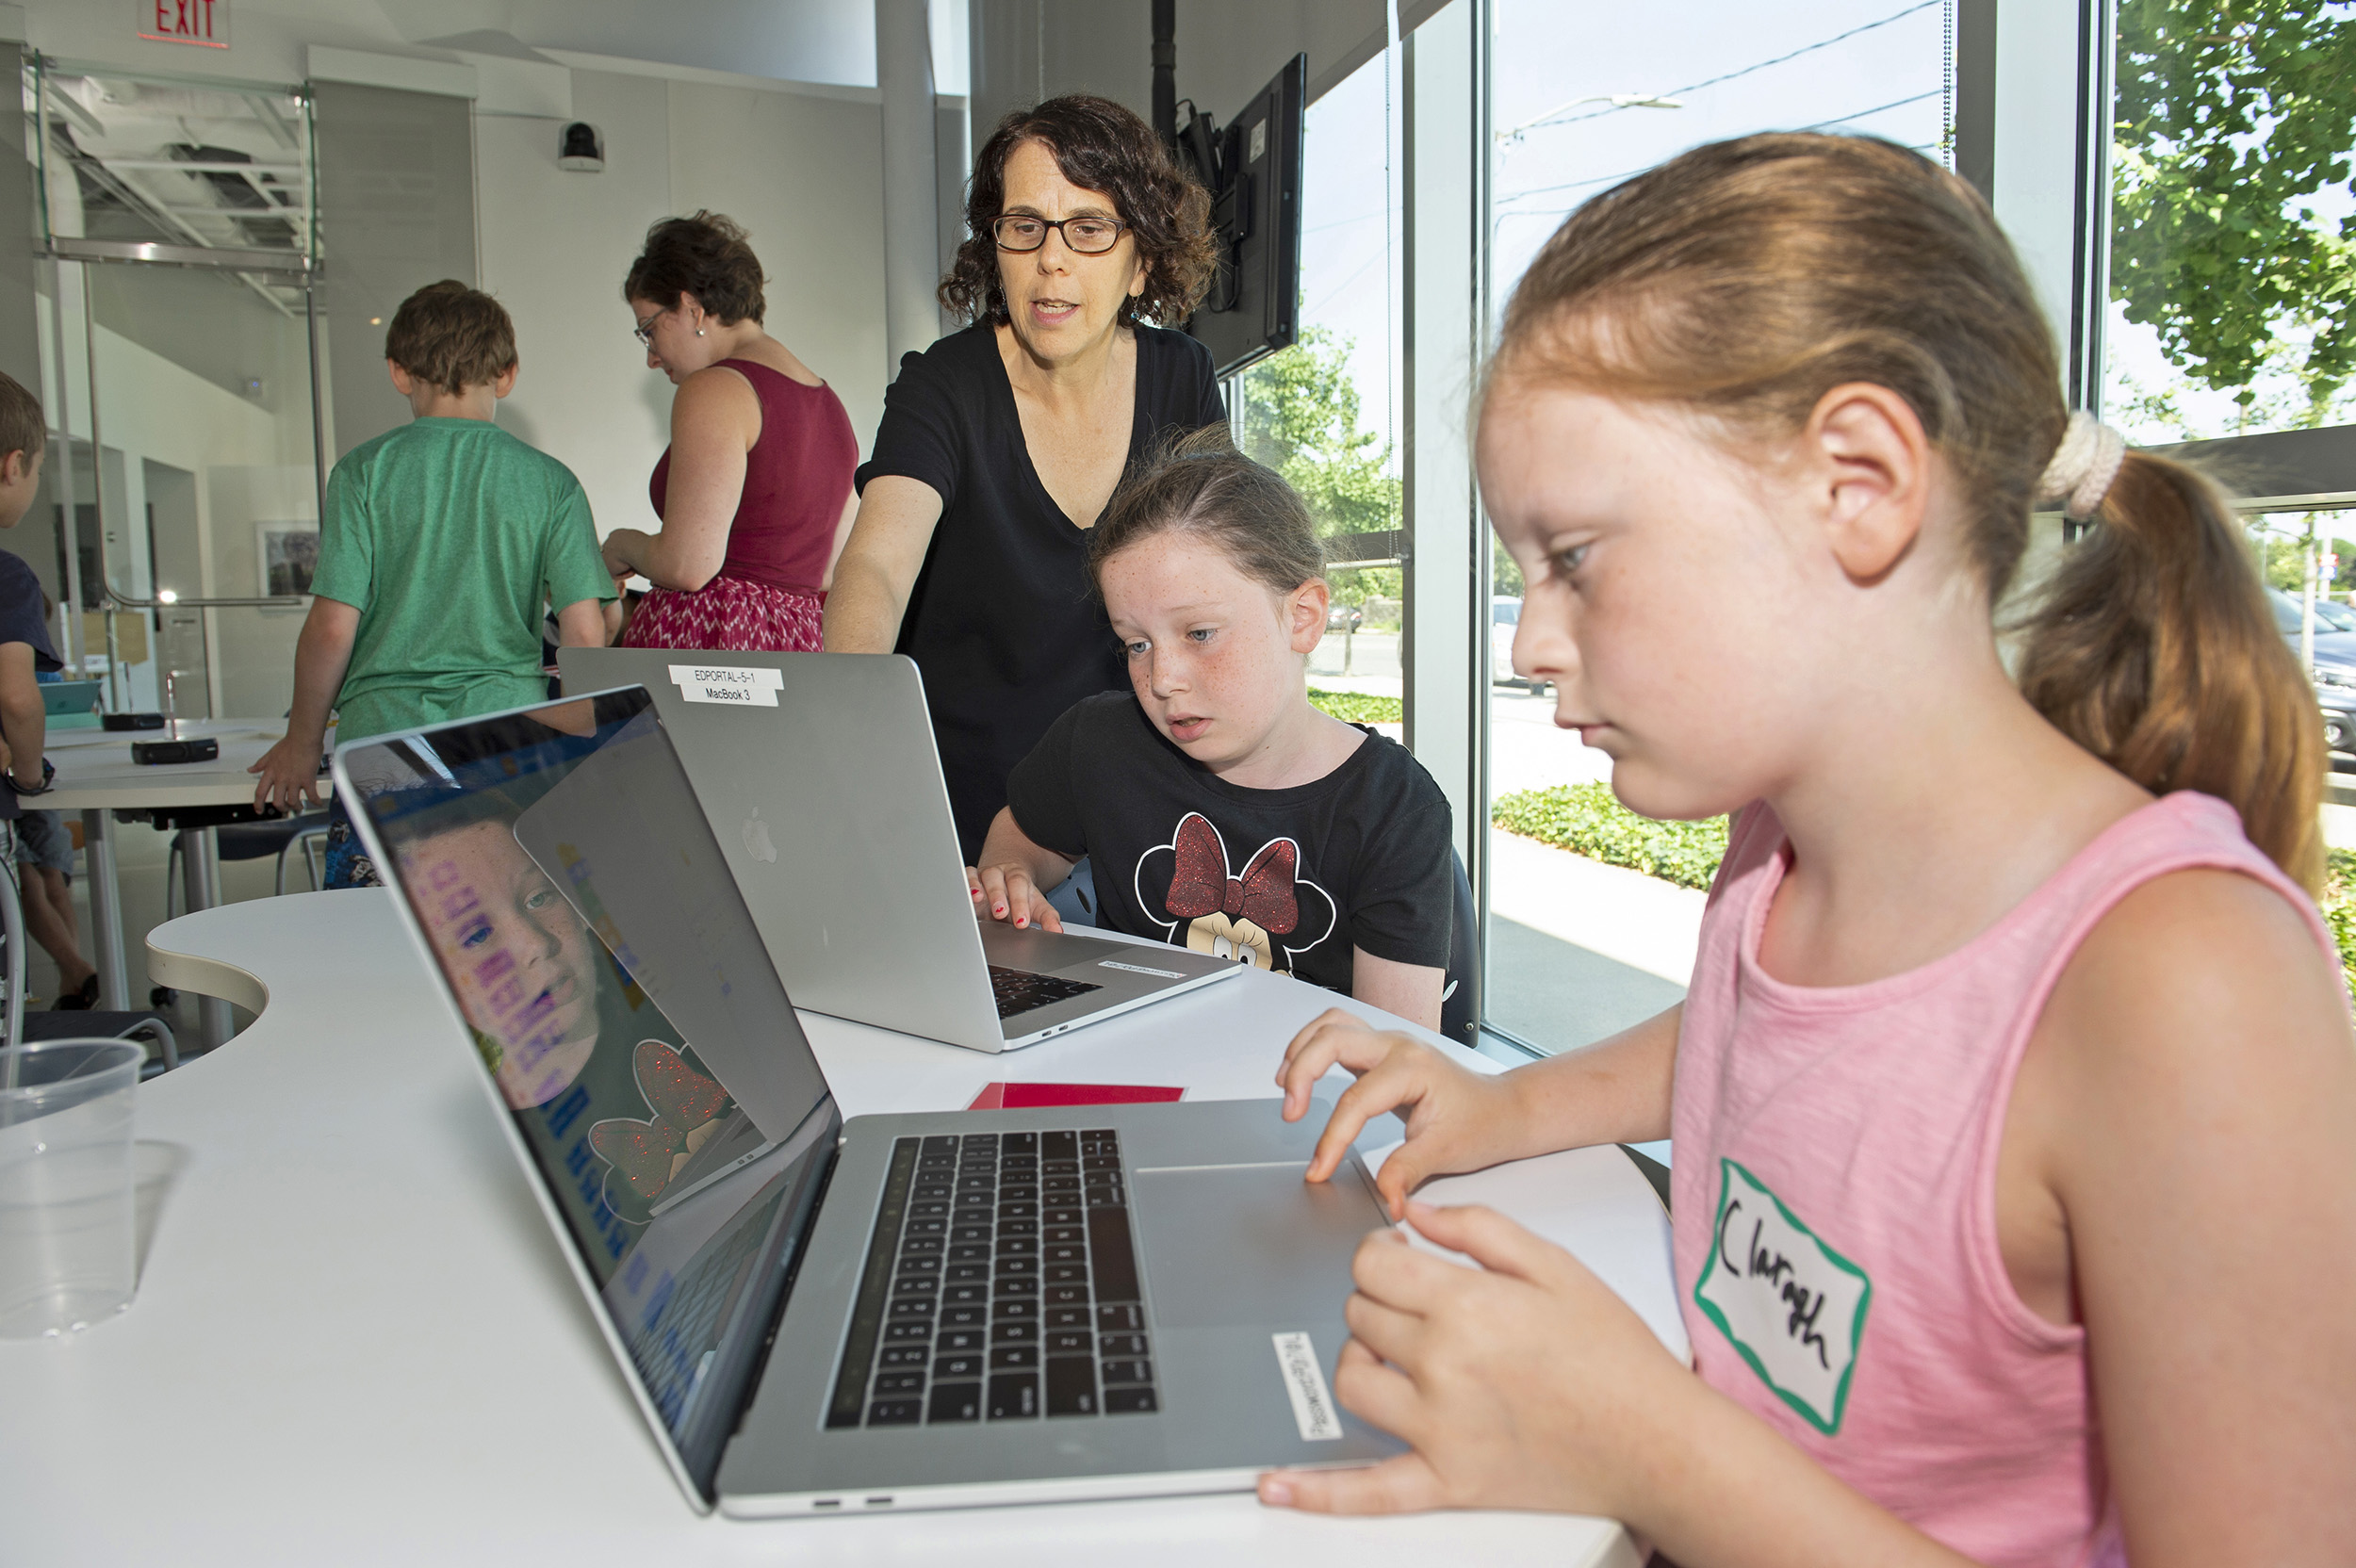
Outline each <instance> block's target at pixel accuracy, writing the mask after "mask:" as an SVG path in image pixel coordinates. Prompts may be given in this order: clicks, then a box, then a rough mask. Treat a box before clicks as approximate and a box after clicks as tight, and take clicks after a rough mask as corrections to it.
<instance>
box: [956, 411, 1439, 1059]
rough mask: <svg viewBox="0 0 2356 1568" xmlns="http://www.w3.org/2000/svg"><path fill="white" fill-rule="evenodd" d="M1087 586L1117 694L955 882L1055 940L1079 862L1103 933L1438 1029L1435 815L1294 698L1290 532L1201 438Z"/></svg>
mask: <svg viewBox="0 0 2356 1568" xmlns="http://www.w3.org/2000/svg"><path fill="white" fill-rule="evenodd" d="M1088 566H1089V572H1090V575H1091V576H1092V577H1093V578H1094V580H1095V582H1096V587H1097V592H1098V593H1099V594H1100V595H1101V596H1103V598H1104V608H1105V612H1106V614H1107V616H1108V617H1109V619H1110V620H1111V622H1112V628H1113V631H1114V634H1115V635H1116V636H1117V637H1118V638H1119V639H1120V644H1121V654H1122V657H1123V659H1124V661H1125V662H1126V665H1127V670H1128V675H1129V680H1130V685H1131V687H1132V693H1131V694H1123V693H1106V694H1102V695H1099V696H1092V697H1088V698H1084V699H1083V700H1081V701H1080V702H1078V703H1075V704H1073V705H1072V708H1071V709H1069V710H1068V711H1066V712H1065V713H1064V715H1063V716H1062V717H1061V718H1060V719H1058V720H1056V721H1055V725H1054V726H1053V727H1051V728H1050V729H1049V730H1048V731H1047V734H1046V736H1045V738H1044V739H1042V740H1041V741H1040V742H1039V745H1038V746H1037V747H1036V748H1034V749H1033V750H1032V752H1031V753H1030V755H1029V756H1028V757H1026V758H1024V759H1023V761H1022V762H1021V763H1020V764H1018V765H1017V766H1016V768H1015V770H1014V773H1013V775H1012V776H1010V777H1009V778H1008V779H1007V781H1006V799H1007V805H1006V808H1005V809H1002V810H1001V811H999V813H998V815H997V818H996V820H995V821H994V822H992V823H991V825H990V835H989V838H988V840H987V841H986V842H985V843H984V845H983V850H982V855H981V864H980V868H979V869H978V870H971V871H969V874H968V880H969V881H970V882H971V883H972V885H973V897H974V900H975V903H976V906H977V907H984V908H987V910H988V912H989V913H990V915H991V916H992V917H993V918H995V919H999V920H1006V921H1011V922H1013V923H1015V924H1017V925H1027V924H1029V923H1031V922H1033V921H1037V922H1039V923H1040V924H1042V925H1044V926H1046V927H1048V928H1049V929H1051V930H1053V929H1057V928H1059V922H1058V920H1057V918H1056V915H1055V910H1054V909H1053V907H1051V906H1050V905H1049V904H1048V902H1047V893H1048V891H1049V890H1052V889H1053V888H1054V887H1055V886H1056V885H1057V884H1058V883H1060V882H1062V881H1063V879H1064V877H1065V876H1066V875H1067V874H1069V873H1070V871H1071V869H1072V865H1073V863H1074V862H1076V861H1077V860H1078V859H1079V858H1081V857H1082V856H1084V855H1085V856H1088V857H1090V858H1091V859H1092V861H1093V863H1094V865H1095V868H1096V888H1097V894H1098V899H1099V904H1100V908H1099V914H1098V918H1099V920H1100V922H1101V923H1104V924H1106V925H1109V926H1111V927H1113V928H1115V929H1118V930H1122V931H1126V932H1128V933H1130V934H1131V935H1133V936H1140V937H1158V938H1160V939H1163V940H1166V941H1170V942H1172V943H1176V944H1178V945H1181V946H1185V947H1190V948H1193V949H1195V950H1196V951H1198V952H1204V953H1215V954H1219V955H1220V956H1231V957H1234V958H1235V959H1236V960H1237V961H1238V962H1242V963H1249V964H1252V965H1255V966H1257V967H1259V968H1263V969H1268V970H1273V971H1276V972H1281V973H1288V974H1291V975H1293V976H1295V977H1296V978H1298V979H1301V980H1306V981H1308V982H1310V983H1311V984H1314V985H1319V986H1324V987H1327V988H1330V989H1333V990H1337V991H1342V992H1345V993H1347V994H1349V995H1350V996H1353V997H1356V998H1357V999H1359V1000H1360V1001H1362V1002H1368V1003H1371V1004H1373V1005H1376V1006H1378V1007H1382V1008H1384V1009H1386V1010H1388V1011H1390V1012H1392V1013H1396V1014H1398V1015H1399V1016H1400V1017H1402V1018H1407V1019H1412V1020H1414V1021H1416V1022H1419V1023H1422V1024H1424V1025H1426V1026H1427V1027H1435V1028H1436V1027H1437V1026H1438V1024H1439V1021H1440V1000H1441V991H1442V986H1443V981H1444V976H1445V972H1446V969H1447V966H1448V933H1449V929H1450V900H1451V897H1452V889H1453V879H1454V871H1453V864H1452V860H1451V857H1450V850H1449V838H1448V801H1447V799H1446V797H1444V796H1443V795H1442V794H1441V793H1440V789H1439V786H1438V785H1436V784H1434V783H1433V782H1432V777H1431V776H1430V775H1429V774H1427V773H1425V772H1424V770H1423V768H1422V766H1421V765H1420V764H1418V763H1417V762H1416V761H1415V759H1414V758H1413V757H1411V756H1410V755H1408V753H1407V751H1406V749H1405V748H1404V747H1402V746H1400V745H1399V744H1398V743H1395V742H1393V741H1389V740H1386V739H1384V738H1383V737H1381V736H1379V735H1376V734H1375V733H1374V732H1373V731H1372V730H1370V729H1367V728H1365V727H1360V726H1354V725H1348V724H1344V723H1342V722H1341V721H1340V720H1338V719H1334V718H1332V717H1329V716H1328V715H1326V714H1325V713H1322V712H1320V711H1318V710H1317V709H1316V708H1315V707H1313V706H1312V705H1311V704H1310V702H1309V695H1308V678H1307V667H1308V654H1309V652H1310V650H1311V649H1313V648H1315V647H1316V646H1317V642H1318V640H1319V639H1320V638H1321V637H1322V636H1323V635H1324V632H1325V613H1326V608H1327V598H1328V589H1327V586H1326V582H1325V579H1324V577H1323V576H1322V575H1321V571H1322V567H1323V560H1322V556H1321V553H1320V551H1319V549H1318V546H1317V533H1316V530H1315V529H1314V527H1313V526H1312V525H1311V523H1310V520H1309V515H1308V511H1307V509H1306V508H1305V507H1303V506H1302V504H1301V498H1300V497H1299V496H1297V495H1295V494H1294V493H1293V491H1292V488H1291V486H1289V485H1287V484H1286V483H1285V482H1284V481H1283V480H1282V479H1279V478H1278V477H1277V476H1276V475H1275V474H1273V473H1271V472H1269V471H1268V469H1266V468H1264V467H1262V466H1259V465H1258V464H1256V463H1253V462H1252V461H1251V460H1249V459H1248V458H1245V457H1243V456H1241V455H1240V454H1239V453H1237V452H1236V451H1235V449H1234V448H1233V447H1232V446H1230V445H1229V444H1228V442H1227V439H1226V436H1225V433H1224V432H1223V431H1220V430H1212V431H1203V432H1200V433H1196V434H1194V435H1191V436H1188V437H1186V438H1185V439H1184V440H1182V441H1180V442H1178V443H1177V444H1176V445H1174V446H1172V447H1171V448H1170V449H1168V450H1167V452H1166V453H1165V454H1164V455H1163V456H1162V457H1161V458H1160V459H1158V460H1157V461H1156V462H1154V463H1153V464H1152V465H1151V466H1148V467H1146V468H1145V469H1144V470H1142V471H1141V472H1140V473H1139V474H1138V475H1137V478H1135V479H1134V480H1133V481H1132V482H1130V483H1129V484H1127V485H1125V486H1124V487H1123V488H1122V489H1121V492H1120V493H1119V494H1118V495H1116V496H1115V497H1114V498H1113V500H1112V503H1111V505H1110V506H1108V507H1107V508H1106V509H1105V513H1104V518H1103V520H1102V521H1100V522H1099V523H1098V524H1097V526H1096V530H1095V534H1094V536H1093V538H1092V539H1091V540H1090V541H1089V550H1088Z"/></svg>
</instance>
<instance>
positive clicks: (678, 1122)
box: [337, 687, 833, 1485]
mask: <svg viewBox="0 0 2356 1568" xmlns="http://www.w3.org/2000/svg"><path fill="white" fill-rule="evenodd" d="M337 760H338V768H339V775H338V784H339V786H341V787H343V788H345V789H347V790H348V791H349V796H348V798H349V799H350V800H352V801H354V802H356V803H357V804H358V806H359V808H360V809H361V810H362V811H364V812H365V815H366V818H367V824H368V836H369V838H370V840H371V843H370V848H371V849H372V850H373V851H375V852H376V853H377V854H378V856H379V858H380V861H381V863H380V865H379V868H378V869H379V871H380V872H381V873H382V874H384V879H385V881H386V882H387V883H389V884H391V885H392V886H394V887H395V888H396V889H397V890H399V892H400V894H401V897H402V898H403V899H404V900H405V901H406V902H407V904H408V906H409V907H410V910H411V912H412V913H413V914H414V915H415V917H416V919H417V925H418V927H419V929H420V930H421V931H422V932H423V933H424V935H425V938H426V942H427V946H428V947H429V949H430V950H431V952H432V955H433V957H434V962H435V964H436V966H437V967H438V968H439V970H440V972H441V975H442V978H443V979H444V981H445V982H446V983H447V984H448V985H449V988H450V992H451V994H452V995H453V997H454V998H455V999H456V1001H457V1003H458V1007H459V1011H460V1013H461V1014H462V1015H463V1016H464V1018H465V1020H466V1026H467V1030H468V1033H469V1034H470V1035H471V1037H472V1039H473V1043H474V1046H475V1050H476V1052H477V1054H479V1056H480V1057H481V1059H482V1062H483V1069H484V1071H485V1072H486V1073H487V1074H488V1075H489V1077H490V1079H491V1081H492V1083H493V1085H494V1086H496V1088H497V1091H498V1094H499V1099H500V1101H501V1102H502V1103H504V1105H505V1106H506V1107H507V1110H508V1112H509V1114H510V1115H511V1116H512V1117H513V1119H514V1121H515V1130H516V1132H517V1133H518V1134H519V1135H520V1140H521V1142H522V1144H523V1146H524V1148H525V1149H526V1150H527V1151H528V1152H529V1153H530V1155H531V1158H532V1163H533V1165H534V1166H535V1167H536V1168H537V1171H538V1174H539V1177H540V1180H541V1182H542V1184H543V1185H544V1186H545V1188H546V1189H547V1192H548V1197H549V1199H550V1201H551V1202H552V1204H553V1206H554V1207H555V1209H556V1210H557V1212H558V1213H559V1214H560V1215H561V1216H562V1217H563V1218H564V1225H565V1229H566V1231H567V1232H568V1233H569V1237H570V1239H571V1241H572V1243H573V1245H574V1247H575V1249H576V1250H577V1251H578V1252H579V1254H580V1257H581V1262H582V1264H583V1265H584V1266H585V1267H586V1269H587V1271H588V1274H589V1276H590V1278H591V1279H592V1280H593V1281H594V1282H596V1284H597V1288H598V1291H599V1297H600V1302H601V1304H602V1306H603V1307H604V1310H605V1312H606V1314H607V1315H608V1318H609V1322H610V1326H611V1328H612V1330H613V1331H614V1338H615V1339H616V1340H617V1341H618V1342H619V1343H620V1344H621V1345H622V1346H623V1347H624V1348H626V1349H627V1351H628V1353H629V1356H630V1362H631V1364H632V1365H633V1367H634V1368H635V1370H636V1371H637V1373H638V1375H639V1377H640V1380H641V1381H642V1383H643V1384H644V1386H645V1391H646V1397H647V1400H648V1402H649V1403H650V1404H651V1405H652V1406H653V1407H654V1409H655V1410H656V1411H657V1413H659V1414H660V1415H661V1417H662V1419H663V1422H664V1424H665V1426H666V1427H667V1428H668V1429H669V1431H670V1435H671V1437H672V1439H673V1441H674V1443H675V1445H676V1446H678V1447H679V1451H680V1453H681V1455H682V1456H683V1457H684V1458H686V1460H687V1462H688V1463H689V1465H690V1468H691V1469H692V1470H696V1471H703V1470H704V1469H705V1467H704V1466H703V1465H701V1464H698V1463H697V1462H696V1459H697V1458H698V1457H699V1454H700V1451H702V1450H706V1449H709V1450H710V1452H711V1455H712V1458H714V1459H715V1460H716V1452H717V1440H718V1436H719V1435H724V1434H720V1433H719V1432H718V1428H719V1426H720V1425H721V1424H723V1423H724V1422H725V1420H726V1419H727V1417H728V1414H730V1413H731V1412H730V1411H728V1410H718V1411H717V1413H716V1414H715V1413H714V1412H715V1409H716V1408H717V1407H718V1406H720V1405H723V1404H727V1403H728V1402H729V1401H728V1399H725V1398H723V1397H719V1396H718V1394H717V1393H716V1390H717V1389H719V1388H720V1387H723V1386H725V1385H726V1383H727V1382H728V1375H729V1374H730V1372H731V1370H732V1368H731V1365H730V1364H731V1363H742V1364H743V1365H742V1366H741V1367H737V1368H734V1370H738V1371H748V1370H749V1364H750V1359H751V1354H752V1349H751V1347H750V1346H749V1344H748V1345H745V1346H743V1347H741V1348H740V1353H737V1354H731V1353H730V1349H729V1347H728V1345H727V1344H724V1341H726V1340H728V1339H729V1337H730V1333H731V1329H732V1328H733V1327H737V1326H740V1325H743V1324H744V1323H745V1322H746V1320H748V1319H749V1318H751V1317H753V1316H756V1315H759V1316H762V1317H764V1318H765V1313H766V1310H767V1309H766V1308H764V1307H762V1306H761V1303H760V1301H759V1300H758V1298H760V1297H761V1296H762V1293H763V1292H762V1288H761V1287H762V1286H763V1285H764V1283H773V1282H774V1277H775V1275H776V1274H777V1269H776V1268H775V1267H774V1263H775V1259H776V1256H777V1253H778V1251H779V1250H781V1249H782V1247H783V1245H784V1241H785V1238H786V1235H787V1233H788V1232H789V1231H791V1230H793V1229H794V1228H795V1224H796V1221H797V1220H798V1218H799V1217H800V1216H801V1215H802V1214H806V1211H807V1208H808V1205H809V1202H810V1198H811V1196H812V1194H813V1193H814V1190H815V1186H816V1180H815V1174H816V1171H817V1169H818V1168H819V1167H820V1165H821V1164H822V1163H823V1156H824V1154H825V1153H826V1146H827V1145H829V1144H830V1143H831V1135H830V1133H831V1128H832V1126H833V1118H832V1117H831V1116H826V1117H813V1116H812V1113H813V1112H814V1111H817V1110H819V1109H820V1108H821V1106H822V1105H823V1104H825V1103H826V1080H825V1078H824V1076H823V1075H822V1074H821V1072H820V1070H819V1068H818V1063H817V1059H816V1057H815V1056H814V1055H812V1054H811V1052H810V1043H809V1041H808V1040H807V1039H806V1038H805V1037H804V1036H803V1034H802V1030H801V1025H800V1023H799V1021H797V1020H796V1019H795V1018H794V1010H793V1006H792V1005H791V1004H790V1003H789V1002H788V1001H787V998H786V994H785V989H784V987H783V985H782V984H781V983H780V982H779V980H778V979H777V972H776V970H775V968H774V967H773V966H772V965H771V963H770V961H769V958H768V955H767V953H766V952H765V951H764V950H763V948H762V947H761V939H760V937H759V935H758V934H757V933H756V932H755V930H754V928H753V925H752V921H751V919H750V917H749V916H748V915H747V914H746V912H745V909H744V902H743V900H742V898H741V897H740V896H739V894H738V892H737V890H736V884H735V881H734V879H733V878H732V877H731V876H730V875H729V874H728V868H727V866H726V864H725V863H724V861H723V860H722V859H721V856H720V851H719V846H718V845H717V844H716V843H714V842H713V841H712V832H711V829H710V827H709V826H708V825H706V823H705V820H704V814H703V812H702V811H701V810H700V809H698V808H697V806H696V803H695V794H694V792H693V791H692V789H691V788H690V786H689V784H688V781H687V776H686V775H685V773H684V772H682V771H681V769H680V767H679V759H678V757H677V755H676V754H675V753H674V752H673V750H672V748H671V743H670V740H669V738H668V736H666V735H665V734H664V733H663V728H662V727H661V726H660V724H659V723H658V722H657V720H656V717H655V714H654V711H653V708H652V704H651V702H650V701H649V700H648V698H647V696H646V692H645V691H644V690H643V689H640V688H635V687H633V688H630V689H628V690H625V691H620V692H612V693H607V694H602V695H598V696H595V697H584V698H579V699H576V700H573V701H568V702H562V703H550V704H548V705H545V706H543V707H538V708H532V709H525V710H522V711H517V712H514V713H508V714H502V715H497V716H494V717H491V718H487V719H481V720H473V721H468V722H465V723H461V724H455V725H449V726H444V727H438V728H434V729H428V730H424V731H421V732H417V733H413V734H408V735H396V736H387V737H384V738H382V739H378V740H372V741H364V742H360V743H354V744H352V745H349V746H345V747H342V748H340V749H339V752H338V756H337ZM775 1299H776V1293H775V1289H774V1288H770V1289H768V1291H767V1302H768V1305H769V1306H772V1307H773V1306H774V1304H775ZM759 1326H760V1325H755V1328H756V1329H757V1328H758V1327H759ZM758 1337H759V1334H758V1332H757V1331H754V1332H749V1333H744V1332H740V1333H736V1334H735V1335H734V1338H736V1339H738V1340H747V1341H749V1340H754V1339H758ZM706 1428H710V1429H711V1430H710V1431H706V1430H705V1429H706ZM705 1439H709V1441H706V1440H705ZM696 1479H697V1480H698V1483H699V1485H700V1484H702V1483H704V1481H705V1476H704V1475H698V1476H697V1477H696Z"/></svg>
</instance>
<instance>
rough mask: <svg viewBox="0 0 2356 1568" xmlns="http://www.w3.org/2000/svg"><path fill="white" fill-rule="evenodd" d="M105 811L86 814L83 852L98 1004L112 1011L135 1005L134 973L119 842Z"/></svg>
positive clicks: (120, 1011) (83, 822)
mask: <svg viewBox="0 0 2356 1568" xmlns="http://www.w3.org/2000/svg"><path fill="white" fill-rule="evenodd" d="M110 826H111V825H110V824H109V823H108V822H107V820H106V812H104V811H85V812H83V813H82V854H83V857H84V859H85V861H86V866H85V870H86V871H87V873H88V874H89V879H90V925H91V926H92V927H93V929H92V930H91V932H90V939H91V942H92V944H93V945H94V946H95V947H96V949H97V951H96V952H95V953H94V954H93V955H92V959H93V961H94V962H95V963H96V964H97V965H98V1005H99V1006H100V1007H102V1008H104V1009H105V1010H106V1011H107V1012H110V1013H122V1012H128V1011H130V1008H131V973H130V968H129V965H128V963H127V962H126V961H125V959H124V958H123V889H122V886H121V885H120V884H119V883H117V882H116V881H115V841H114V838H113V836H112V834H111V833H110V831H109V828H110Z"/></svg>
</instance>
